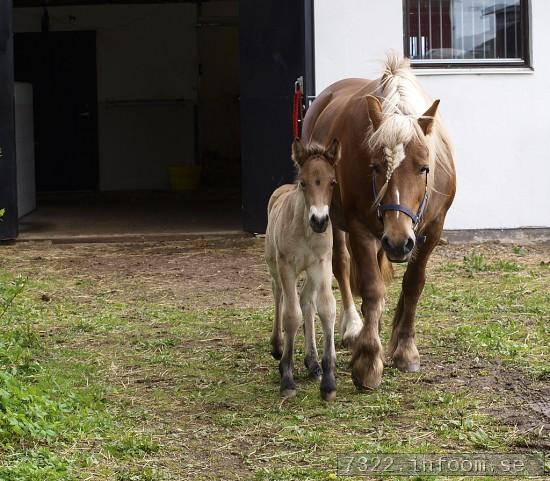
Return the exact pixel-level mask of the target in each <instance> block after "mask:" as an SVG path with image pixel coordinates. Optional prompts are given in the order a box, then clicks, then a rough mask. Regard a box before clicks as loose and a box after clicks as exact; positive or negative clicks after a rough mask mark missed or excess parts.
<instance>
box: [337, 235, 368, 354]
mask: <svg viewBox="0 0 550 481" xmlns="http://www.w3.org/2000/svg"><path fill="white" fill-rule="evenodd" d="M332 234H333V239H334V240H333V257H332V269H333V271H334V276H335V277H336V280H337V281H338V287H339V288H340V293H341V294H342V304H343V310H342V315H341V318H340V336H341V339H342V344H343V345H344V346H351V344H352V343H353V341H354V340H355V339H356V338H357V336H358V335H359V333H360V332H361V329H362V327H363V321H362V320H361V316H360V315H359V313H358V312H357V308H356V307H355V302H354V301H353V294H352V291H351V285H350V262H351V259H350V255H349V252H348V248H347V246H346V235H345V233H344V232H343V231H341V230H339V229H337V228H336V227H333V228H332Z"/></svg>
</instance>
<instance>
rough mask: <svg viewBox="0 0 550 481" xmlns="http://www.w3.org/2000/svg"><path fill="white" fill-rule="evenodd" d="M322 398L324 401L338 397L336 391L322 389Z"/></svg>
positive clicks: (330, 400)
mask: <svg viewBox="0 0 550 481" xmlns="http://www.w3.org/2000/svg"><path fill="white" fill-rule="evenodd" d="M321 398H322V399H323V401H327V402H332V401H334V400H335V399H336V391H323V390H321Z"/></svg>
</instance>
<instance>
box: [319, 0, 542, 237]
mask: <svg viewBox="0 0 550 481" xmlns="http://www.w3.org/2000/svg"><path fill="white" fill-rule="evenodd" d="M548 25H550V2H549V1H548V0H531V35H532V46H531V54H532V59H533V62H532V65H533V67H534V70H533V71H527V72H526V71H525V70H520V71H517V70H516V71H514V73H512V70H511V69H507V70H506V71H500V72H501V73H480V72H479V71H478V72H477V73H476V72H475V71H474V72H472V73H467V74H464V73H460V74H458V73H456V72H455V73H452V74H449V73H447V74H445V75H444V74H442V72H441V71H439V72H436V73H430V74H425V73H424V74H423V76H422V77H421V82H422V83H423V84H424V86H425V87H426V89H427V90H428V91H429V92H430V94H431V95H432V96H433V97H434V98H441V99H442V102H441V107H440V108H441V114H442V116H443V119H444V121H445V124H446V126H447V128H448V130H449V131H450V133H451V136H452V139H453V142H454V148H455V162H456V166H457V171H458V192H457V196H456V200H455V203H454V205H453V207H452V208H451V211H450V212H449V215H448V217H447V222H446V225H445V227H446V228H447V229H469V228H473V229H475V228H515V227H526V226H545V227H547V226H550V210H549V209H548V208H547V207H548V195H549V192H550V156H549V154H548V134H549V132H550V109H549V108H548V105H549V104H550V82H548V79H549V78H550V56H549V55H548V46H549V45H550V33H549V30H548ZM315 42H316V43H315V47H316V48H315V55H316V87H317V92H318V93H319V92H321V90H323V89H324V88H325V87H326V86H328V85H329V84H330V83H332V82H334V81H336V80H338V79H341V78H345V77H370V78H374V77H376V76H378V74H379V72H380V66H381V60H382V59H383V58H384V55H385V52H386V51H387V50H388V49H394V50H396V51H398V52H403V11H402V1H401V0H386V1H384V2H381V1H379V0H316V1H315Z"/></svg>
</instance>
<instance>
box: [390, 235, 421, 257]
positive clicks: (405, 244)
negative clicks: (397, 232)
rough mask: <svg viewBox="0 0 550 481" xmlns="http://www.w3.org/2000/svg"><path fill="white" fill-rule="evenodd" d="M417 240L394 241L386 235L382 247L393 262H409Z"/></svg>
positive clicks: (410, 238)
mask: <svg viewBox="0 0 550 481" xmlns="http://www.w3.org/2000/svg"><path fill="white" fill-rule="evenodd" d="M414 245H415V239H414V238H412V237H409V238H407V239H405V240H399V241H393V240H390V238H389V237H388V236H386V235H384V236H382V247H383V248H384V251H386V254H387V256H388V259H389V260H390V261H391V262H407V261H408V260H409V257H410V255H411V252H412V250H413V249H414Z"/></svg>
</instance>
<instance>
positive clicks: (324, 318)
mask: <svg viewBox="0 0 550 481" xmlns="http://www.w3.org/2000/svg"><path fill="white" fill-rule="evenodd" d="M317 310H318V312H319V317H320V318H321V324H322V326H323V340H324V348H323V360H322V365H323V377H322V379H321V397H322V398H323V399H324V400H325V401H332V400H334V399H335V397H336V376H335V371H336V350H335V348H334V324H335V321H336V300H335V299H334V294H333V293H332V272H331V270H330V266H328V268H326V269H324V273H323V281H322V283H321V286H320V288H319V290H318V294H317Z"/></svg>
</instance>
